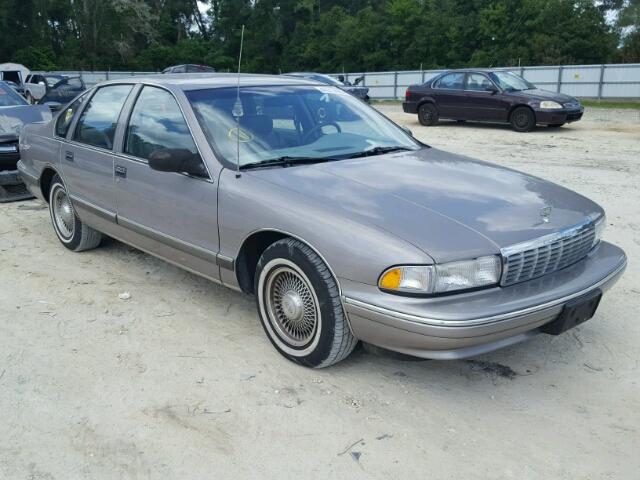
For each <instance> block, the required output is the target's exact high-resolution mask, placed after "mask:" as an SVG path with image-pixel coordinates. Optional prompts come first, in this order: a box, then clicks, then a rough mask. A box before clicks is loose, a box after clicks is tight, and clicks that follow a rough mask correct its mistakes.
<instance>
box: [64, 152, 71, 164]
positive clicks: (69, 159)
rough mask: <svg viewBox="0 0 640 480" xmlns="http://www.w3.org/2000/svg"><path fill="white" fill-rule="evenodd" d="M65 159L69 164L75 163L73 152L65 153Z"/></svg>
mask: <svg viewBox="0 0 640 480" xmlns="http://www.w3.org/2000/svg"><path fill="white" fill-rule="evenodd" d="M64 159H65V160H66V161H67V162H73V152H65V153H64Z"/></svg>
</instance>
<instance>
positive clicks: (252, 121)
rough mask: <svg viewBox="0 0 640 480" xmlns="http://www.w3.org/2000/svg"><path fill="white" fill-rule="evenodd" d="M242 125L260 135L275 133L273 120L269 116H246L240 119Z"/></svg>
mask: <svg viewBox="0 0 640 480" xmlns="http://www.w3.org/2000/svg"><path fill="white" fill-rule="evenodd" d="M240 125H242V126H243V127H245V128H248V129H249V130H251V131H252V132H254V133H257V134H258V135H264V134H268V133H271V132H272V131H273V120H272V119H271V117H269V116H267V115H245V116H243V117H241V118H240Z"/></svg>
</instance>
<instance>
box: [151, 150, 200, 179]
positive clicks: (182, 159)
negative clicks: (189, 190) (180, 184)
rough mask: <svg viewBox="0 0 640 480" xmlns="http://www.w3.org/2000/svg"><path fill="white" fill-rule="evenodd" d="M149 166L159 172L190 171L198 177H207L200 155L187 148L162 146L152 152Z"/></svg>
mask: <svg viewBox="0 0 640 480" xmlns="http://www.w3.org/2000/svg"><path fill="white" fill-rule="evenodd" d="M149 167H151V169H153V170H157V171H159V172H174V173H188V174H191V175H195V176H198V177H207V176H208V174H207V171H206V169H205V168H204V164H203V163H202V159H201V158H200V155H198V154H194V153H192V152H190V151H189V150H187V149H186V148H162V149H159V150H155V151H153V152H151V155H149Z"/></svg>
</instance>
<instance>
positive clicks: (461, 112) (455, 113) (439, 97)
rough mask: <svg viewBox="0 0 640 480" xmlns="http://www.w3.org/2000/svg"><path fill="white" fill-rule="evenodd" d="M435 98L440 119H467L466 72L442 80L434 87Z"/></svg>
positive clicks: (453, 73) (455, 73)
mask: <svg viewBox="0 0 640 480" xmlns="http://www.w3.org/2000/svg"><path fill="white" fill-rule="evenodd" d="M433 96H434V98H435V100H436V107H437V108H438V114H439V115H440V117H444V118H455V119H466V116H465V115H466V114H467V113H468V112H467V111H466V108H465V107H466V105H465V103H466V100H467V99H466V97H465V93H464V72H452V73H448V74H446V75H444V76H443V77H442V78H440V80H438V81H437V82H436V83H435V85H434V88H433Z"/></svg>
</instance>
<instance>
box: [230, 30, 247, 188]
mask: <svg viewBox="0 0 640 480" xmlns="http://www.w3.org/2000/svg"><path fill="white" fill-rule="evenodd" d="M243 44H244V25H242V32H241V33H240V54H239V55H238V86H237V88H236V103H235V104H234V105H233V111H232V112H231V113H232V114H233V116H234V117H236V155H237V156H236V178H240V176H241V173H240V117H242V116H243V115H244V111H243V109H242V102H241V101H240V67H241V65H242V47H243Z"/></svg>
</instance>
